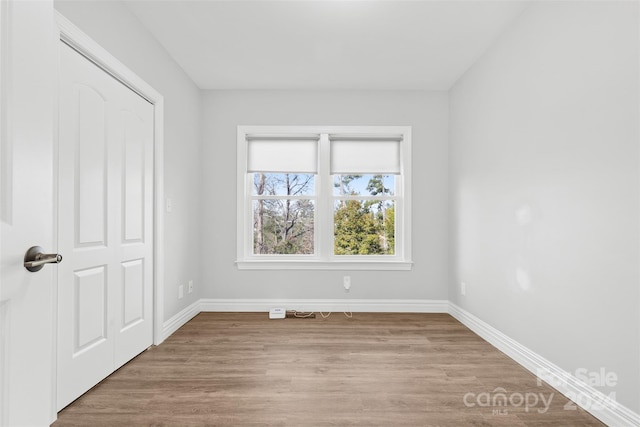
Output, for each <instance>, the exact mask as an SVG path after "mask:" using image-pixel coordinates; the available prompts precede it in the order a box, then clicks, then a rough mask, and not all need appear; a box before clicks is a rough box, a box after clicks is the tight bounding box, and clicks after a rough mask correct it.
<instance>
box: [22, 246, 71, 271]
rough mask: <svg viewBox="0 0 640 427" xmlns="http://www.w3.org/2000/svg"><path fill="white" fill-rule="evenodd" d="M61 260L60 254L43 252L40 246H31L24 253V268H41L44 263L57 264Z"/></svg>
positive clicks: (34, 269) (37, 269) (36, 269)
mask: <svg viewBox="0 0 640 427" xmlns="http://www.w3.org/2000/svg"><path fill="white" fill-rule="evenodd" d="M61 262H62V255H60V254H45V253H44V250H43V249H42V248H41V247H40V246H32V247H30V248H29V250H28V251H27V253H26V254H24V268H26V269H27V270H29V271H31V272H34V273H35V272H36V271H40V270H42V267H44V265H45V264H59V263H61Z"/></svg>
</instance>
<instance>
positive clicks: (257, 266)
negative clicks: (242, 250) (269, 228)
mask: <svg viewBox="0 0 640 427" xmlns="http://www.w3.org/2000/svg"><path fill="white" fill-rule="evenodd" d="M236 265H237V266H238V270H350V271H351V270H360V271H362V270H369V271H381V270H389V271H401V270H404V271H407V270H411V268H412V266H413V262H411V261H353V260H349V261H307V260H243V261H236Z"/></svg>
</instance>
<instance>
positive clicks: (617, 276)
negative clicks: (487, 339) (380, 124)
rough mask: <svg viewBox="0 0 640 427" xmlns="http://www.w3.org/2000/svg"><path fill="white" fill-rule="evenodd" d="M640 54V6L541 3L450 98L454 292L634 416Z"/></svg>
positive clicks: (639, 387) (639, 384) (637, 402)
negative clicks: (606, 378) (580, 372)
mask: <svg viewBox="0 0 640 427" xmlns="http://www.w3.org/2000/svg"><path fill="white" fill-rule="evenodd" d="M638 48H639V46H638V6H637V3H636V2H608V3H607V2H538V3H534V4H533V5H532V6H531V7H530V8H529V9H528V10H527V11H525V12H524V13H523V15H522V16H521V17H520V18H519V20H518V21H517V22H516V23H515V24H514V25H513V27H512V28H511V30H509V31H508V32H507V33H505V34H503V35H502V37H501V38H500V40H499V41H498V42H497V44H496V45H495V46H494V47H493V48H492V49H490V51H489V52H488V53H487V54H486V55H485V56H484V57H483V58H482V59H481V60H480V61H478V62H477V63H476V64H475V65H474V66H473V67H472V68H471V69H470V70H469V71H468V72H467V73H466V75H464V76H463V78H462V79H461V80H460V81H459V82H458V83H457V84H456V85H455V86H454V88H453V89H452V91H451V98H450V120H451V130H450V144H451V149H450V150H451V151H450V153H451V156H450V157H451V212H452V213H453V216H452V221H451V223H452V224H451V230H452V235H451V245H452V248H451V254H452V256H451V261H452V271H451V283H450V299H451V300H452V301H453V302H455V303H456V304H458V305H460V306H461V307H463V308H464V309H466V310H468V311H470V312H471V313H472V314H474V315H476V316H478V317H479V318H481V319H482V320H484V321H485V322H487V323H489V324H490V325H492V326H494V327H495V328H497V329H498V330H500V331H502V332H504V333H505V334H507V335H508V336H510V337H512V338H514V339H515V340H516V341H518V342H520V343H522V344H524V345H525V346H527V347H529V348H530V349H532V350H533V351H535V352H537V353H538V354H540V355H542V356H544V357H545V358H547V359H549V360H551V361H552V362H554V363H555V364H557V365H559V366H560V367H561V368H563V369H566V370H568V371H569V372H572V373H575V371H576V369H579V368H585V369H588V370H589V371H598V370H599V369H600V368H601V367H604V368H605V369H606V370H607V371H609V372H615V373H616V374H617V375H618V378H619V381H618V384H617V386H616V387H612V388H610V387H598V388H599V389H600V390H601V391H603V392H605V393H606V394H608V393H610V392H615V393H616V397H617V400H618V402H620V403H622V404H623V405H626V406H627V407H629V408H630V409H632V410H634V411H636V412H638V411H639V410H640V373H639V369H640V363H639V361H640V349H639V347H640V342H639V338H640V330H639V325H640V319H639V310H638V303H639V292H638V288H639V274H638V262H639V249H638V243H639V239H638V237H639V234H638V233H639V231H640V230H639V219H640V210H639V206H638V202H639V192H640V187H639V174H638V171H639V164H638V160H639V151H638V138H639V131H638V129H639V128H638V114H639V108H638V90H639V87H638V71H639V70H638ZM461 281H464V282H466V284H467V295H466V296H461V295H460V292H459V283H460V282H461Z"/></svg>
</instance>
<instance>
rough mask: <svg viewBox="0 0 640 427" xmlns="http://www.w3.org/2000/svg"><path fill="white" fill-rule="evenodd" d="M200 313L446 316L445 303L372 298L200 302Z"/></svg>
mask: <svg viewBox="0 0 640 427" xmlns="http://www.w3.org/2000/svg"><path fill="white" fill-rule="evenodd" d="M200 304H201V306H200V309H201V311H211V312H217V311H236V312H252V311H253V312H260V311H262V312H268V311H269V309H271V308H274V307H284V308H285V309H287V310H298V311H322V312H329V311H336V312H343V311H346V312H354V313H367V312H368V313H385V312H386V313H448V311H449V302H448V301H447V300H396V299H390V300H382V299H379V300H372V299H202V300H200Z"/></svg>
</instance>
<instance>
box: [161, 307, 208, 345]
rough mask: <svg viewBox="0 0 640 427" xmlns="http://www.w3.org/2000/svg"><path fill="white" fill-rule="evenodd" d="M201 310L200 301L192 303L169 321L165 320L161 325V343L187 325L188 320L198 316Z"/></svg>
mask: <svg viewBox="0 0 640 427" xmlns="http://www.w3.org/2000/svg"><path fill="white" fill-rule="evenodd" d="M201 311H202V310H201V309H200V300H198V301H196V302H194V303H193V304H191V305H189V306H188V307H185V308H184V309H183V310H181V311H180V312H178V313H177V314H176V315H175V316H173V317H171V319H169V320H167V321H166V322H164V323H163V324H162V340H161V341H160V342H162V341H164V340H166V339H167V338H169V337H170V336H171V335H172V334H173V333H174V332H175V331H177V330H178V329H180V328H181V327H182V326H184V324H185V323H187V322H188V321H189V320H191V319H193V318H194V317H195V316H197V315H198V313H200V312H201Z"/></svg>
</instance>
